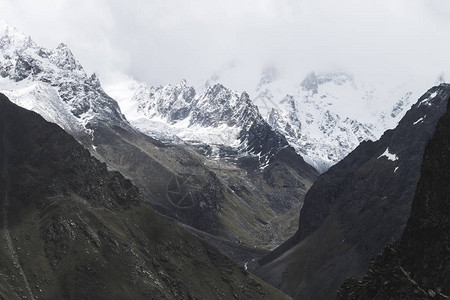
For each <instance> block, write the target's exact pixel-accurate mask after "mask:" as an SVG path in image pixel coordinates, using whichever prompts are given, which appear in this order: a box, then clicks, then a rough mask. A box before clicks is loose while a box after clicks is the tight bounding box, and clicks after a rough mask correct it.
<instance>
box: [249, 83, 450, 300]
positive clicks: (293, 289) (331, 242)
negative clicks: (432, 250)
mask: <svg viewBox="0 0 450 300" xmlns="http://www.w3.org/2000/svg"><path fill="white" fill-rule="evenodd" d="M449 95H450V86H449V85H446V84H442V85H440V86H437V87H433V88H432V89H430V90H429V91H427V92H426V93H425V94H424V95H423V96H422V97H421V98H420V99H419V100H418V102H417V103H416V104H414V105H413V106H412V108H411V110H410V111H409V112H408V113H407V114H406V115H405V117H404V118H403V119H402V120H401V121H400V123H399V125H398V126H397V127H396V128H395V129H394V130H390V131H387V132H386V133H385V134H384V135H383V136H382V137H381V138H380V140H378V141H377V142H363V143H361V145H360V146H358V147H357V148H356V149H355V150H354V151H353V152H352V153H350V155H348V156H347V157H346V158H345V159H344V160H342V161H341V162H340V163H338V164H337V165H335V166H334V167H332V168H330V169H329V171H327V172H326V173H324V174H322V175H321V176H320V177H319V179H318V180H317V181H316V182H315V183H314V185H313V187H312V188H311V189H310V190H309V192H308V193H307V195H306V197H305V203H304V206H303V208H302V210H301V213H300V222H299V229H298V231H297V233H296V234H295V236H293V237H292V238H291V239H289V240H288V241H286V242H285V243H284V244H283V245H282V246H280V247H279V248H278V249H276V250H275V251H273V252H272V253H271V254H269V255H268V256H267V257H265V258H264V259H263V260H261V264H262V266H261V267H259V269H258V270H256V274H258V275H259V276H261V278H263V279H265V280H266V281H268V282H270V283H272V284H274V285H275V286H277V287H279V288H281V289H282V290H284V291H285V292H287V293H288V294H290V295H292V296H294V297H295V298H297V299H330V298H333V297H335V295H336V291H337V289H338V288H339V286H340V285H341V284H342V283H343V281H344V280H345V278H347V277H350V276H351V277H357V278H361V277H362V276H363V275H364V273H365V271H366V270H367V267H368V265H369V262H370V260H371V258H372V257H374V256H375V255H376V254H377V253H378V252H379V251H381V250H382V249H383V247H384V246H385V244H386V243H389V242H393V241H395V240H398V239H399V238H400V236H401V234H402V233H403V230H404V227H405V224H406V222H407V220H408V217H409V215H410V209H411V203H412V199H413V197H414V192H415V188H416V185H417V181H418V179H419V176H420V168H421V164H422V157H423V153H424V148H425V145H426V143H427V141H428V140H429V139H430V138H431V137H432V135H433V133H434V131H435V127H436V123H437V121H438V119H439V118H440V117H441V116H442V114H443V113H444V112H445V108H446V104H447V99H448V96H449Z"/></svg>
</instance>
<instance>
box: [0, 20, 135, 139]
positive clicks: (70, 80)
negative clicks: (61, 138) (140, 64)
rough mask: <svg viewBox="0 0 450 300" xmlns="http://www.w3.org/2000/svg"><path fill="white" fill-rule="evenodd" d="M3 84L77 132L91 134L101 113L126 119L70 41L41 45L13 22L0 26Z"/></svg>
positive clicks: (0, 76)
mask: <svg viewBox="0 0 450 300" xmlns="http://www.w3.org/2000/svg"><path fill="white" fill-rule="evenodd" d="M0 90H1V91H2V92H4V93H5V94H6V95H7V96H8V97H9V98H10V99H11V100H12V101H13V102H15V103H18V104H19V105H20V104H22V105H24V106H25V107H27V108H29V109H33V110H36V111H38V112H39V113H40V114H41V115H42V116H43V117H44V118H45V119H47V120H48V121H51V122H56V123H57V124H58V125H60V126H61V127H63V128H64V129H65V130H66V131H68V132H69V133H71V134H73V135H75V136H77V135H79V134H80V132H81V131H84V132H85V133H88V134H91V133H92V130H91V127H92V126H93V124H94V123H95V122H96V120H99V119H102V120H111V121H117V122H118V123H120V122H126V121H125V119H124V117H123V115H122V114H121V112H120V109H119V107H118V105H117V103H116V102H115V101H114V100H113V99H111V98H110V97H109V96H108V95H106V93H105V92H104V91H103V89H102V87H101V85H100V81H99V79H98V77H97V76H96V75H95V74H92V75H91V76H88V75H87V74H86V72H85V71H84V69H83V67H82V66H81V64H80V62H79V61H78V60H77V59H76V58H75V57H74V55H73V53H72V52H71V51H70V49H69V47H68V46H67V45H65V44H63V43H62V44H60V45H58V47H57V48H56V49H47V48H44V47H40V46H38V45H37V44H36V43H35V42H34V41H33V40H32V39H31V37H29V36H26V35H24V34H22V33H21V32H19V31H18V30H16V29H15V28H13V27H11V26H9V25H4V26H3V30H2V31H1V32H0ZM44 96H45V97H44ZM80 128H83V130H80Z"/></svg>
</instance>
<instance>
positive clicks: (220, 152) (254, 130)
mask: <svg viewBox="0 0 450 300" xmlns="http://www.w3.org/2000/svg"><path fill="white" fill-rule="evenodd" d="M108 92H109V93H110V94H111V95H112V96H113V97H114V98H115V99H117V100H118V102H119V105H120V106H121V109H122V111H123V112H124V114H125V116H126V117H127V119H128V120H129V121H130V123H131V124H132V125H134V126H135V127H136V128H138V129H139V130H140V131H142V132H144V133H146V134H147V135H149V136H152V137H154V138H157V139H159V140H162V141H170V142H176V143H188V144H190V145H194V146H199V147H201V148H202V149H203V150H204V152H205V154H207V155H208V156H209V157H212V158H224V159H231V160H235V159H236V158H239V157H242V156H245V155H247V154H250V155H253V156H257V157H258V160H259V162H260V163H261V164H262V165H265V164H266V163H268V162H269V160H270V158H271V157H273V155H275V154H276V153H277V152H278V151H280V150H281V149H283V148H286V147H288V146H289V144H288V142H287V141H286V139H285V137H284V136H283V135H282V134H281V133H277V132H275V131H274V130H273V129H272V128H271V127H270V125H269V124H268V123H267V122H266V121H265V120H264V118H263V117H262V116H261V115H260V113H259V111H258V108H257V106H256V105H254V104H253V103H252V101H251V100H250V97H249V95H248V94H247V93H245V92H243V93H242V94H238V93H237V92H235V91H233V90H230V89H228V88H226V87H224V86H223V85H221V84H214V85H213V86H210V87H208V88H206V90H205V91H203V92H202V93H197V91H196V90H195V89H194V88H193V87H192V86H188V85H187V82H186V81H185V80H183V81H181V82H180V83H178V84H176V85H170V84H169V85H166V86H158V87H149V86H147V85H146V84H144V83H138V82H136V81H135V80H133V79H131V78H128V80H126V81H124V82H123V84H122V85H120V86H114V87H112V88H109V89H108Z"/></svg>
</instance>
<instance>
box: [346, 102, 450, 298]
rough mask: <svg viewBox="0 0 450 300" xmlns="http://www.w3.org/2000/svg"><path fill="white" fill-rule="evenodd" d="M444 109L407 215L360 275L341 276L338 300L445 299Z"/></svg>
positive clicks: (447, 130)
mask: <svg viewBox="0 0 450 300" xmlns="http://www.w3.org/2000/svg"><path fill="white" fill-rule="evenodd" d="M449 136H450V110H449V107H448V106H447V112H446V113H445V114H444V116H443V117H442V118H441V119H440V120H439V123H438V125H437V127H436V132H435V133H434V135H433V138H432V139H431V140H430V141H429V142H428V144H427V147H426V150H425V154H424V157H423V165H422V170H421V177H420V180H419V183H418V184H417V190H416V193H415V196H414V201H413V203H412V210H411V216H410V218H409V220H408V223H407V225H406V228H405V231H404V233H403V236H402V238H401V239H400V241H399V242H397V243H395V244H394V245H389V246H387V247H386V248H385V249H384V250H383V251H382V252H381V253H380V254H379V255H378V256H377V257H376V259H375V260H374V261H373V262H372V263H371V264H370V267H369V271H368V272H367V274H366V276H365V277H364V278H363V280H361V281H358V280H355V279H349V280H347V281H346V282H345V283H344V284H343V286H342V287H341V289H340V290H339V293H338V299H382V298H383V299H447V298H448V297H449V295H450V187H449V185H448V176H449V170H450V139H449Z"/></svg>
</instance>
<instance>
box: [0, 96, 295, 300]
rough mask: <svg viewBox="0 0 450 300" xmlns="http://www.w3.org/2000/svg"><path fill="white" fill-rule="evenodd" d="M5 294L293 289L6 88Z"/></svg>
mask: <svg viewBox="0 0 450 300" xmlns="http://www.w3.org/2000/svg"><path fill="white" fill-rule="evenodd" d="M0 120H1V122H0V136H1V142H0V155H1V156H0V161H1V166H2V168H1V179H0V187H1V199H0V206H1V217H0V218H1V221H2V223H1V224H2V237H1V240H2V247H0V252H1V253H0V272H1V276H0V298H2V299H233V298H234V299H250V298H253V299H287V298H288V297H287V296H285V295H283V294H282V293H281V292H279V291H277V290H275V289H274V288H272V287H270V286H269V285H267V284H266V283H263V282H261V281H260V280H259V279H257V278H255V277H254V276H253V275H251V274H249V273H248V272H247V271H245V270H244V269H243V268H240V267H238V266H236V265H235V264H234V263H233V262H231V260H229V259H228V258H226V257H225V256H223V255H222V254H220V253H219V252H218V251H217V250H215V249H214V248H212V247H211V246H209V245H207V244H205V243H204V242H202V241H200V240H199V239H197V238H195V237H194V236H193V235H192V234H190V233H188V232H187V231H186V230H183V229H181V228H180V227H179V226H178V225H177V224H176V222H174V221H173V220H169V219H168V218H166V217H163V216H161V215H159V214H157V213H155V211H154V210H153V209H151V208H150V207H149V206H148V205H146V204H145V203H144V200H143V198H142V195H141V194H140V193H139V190H138V189H137V188H136V187H135V186H133V184H132V183H131V182H130V180H128V179H125V178H124V177H123V176H122V175H121V174H119V173H118V172H111V171H108V170H107V167H106V165H105V164H104V163H101V162H100V161H98V160H97V159H95V158H94V157H92V156H91V155H90V153H89V152H88V151H87V150H86V149H84V148H83V146H82V145H80V144H79V143H77V142H76V141H75V139H73V138H72V137H71V136H70V135H68V134H67V133H66V132H64V131H63V130H62V129H61V128H59V127H58V126H57V125H55V124H51V123H48V122H46V121H45V120H44V119H43V118H42V117H40V116H39V115H37V114H36V113H34V112H30V111H27V110H25V109H23V108H20V107H18V106H16V105H15V104H13V103H11V102H10V101H9V100H8V99H7V98H6V97H5V96H4V95H2V94H0Z"/></svg>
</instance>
